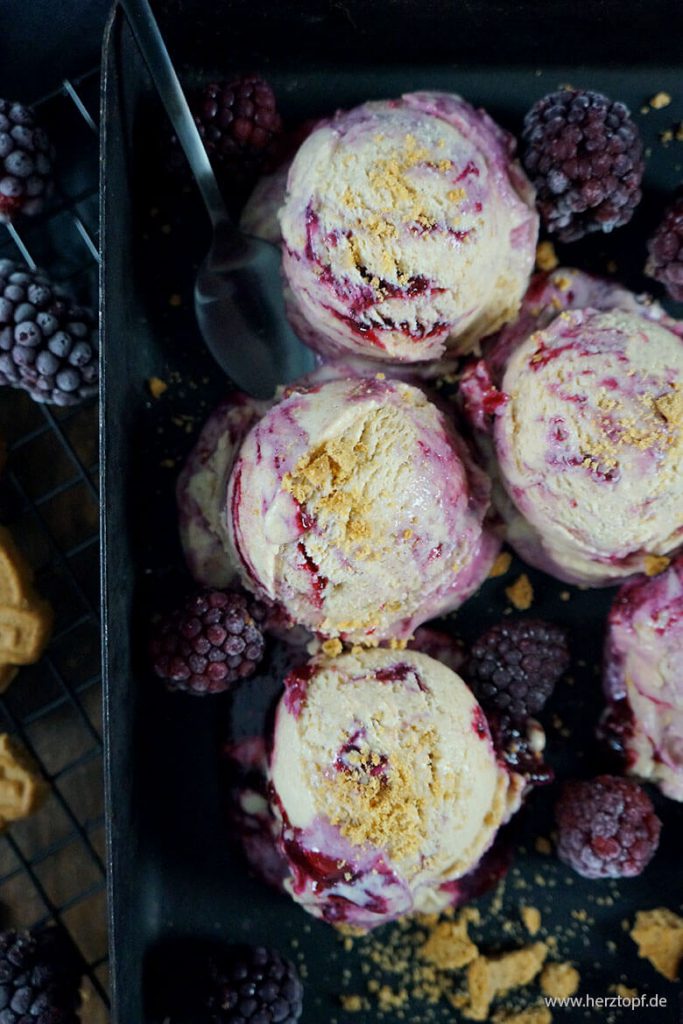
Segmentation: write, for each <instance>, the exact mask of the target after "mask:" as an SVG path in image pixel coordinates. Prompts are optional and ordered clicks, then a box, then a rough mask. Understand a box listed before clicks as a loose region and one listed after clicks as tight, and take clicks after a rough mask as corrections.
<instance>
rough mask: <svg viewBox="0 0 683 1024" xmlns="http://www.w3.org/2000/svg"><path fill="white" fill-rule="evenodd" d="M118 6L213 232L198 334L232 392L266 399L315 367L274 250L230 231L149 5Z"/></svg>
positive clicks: (198, 288)
mask: <svg viewBox="0 0 683 1024" xmlns="http://www.w3.org/2000/svg"><path fill="white" fill-rule="evenodd" d="M122 6H123V9H124V10H125V12H126V15H127V17H128V21H129V23H130V26H131V29H132V30H133V34H134V36H135V39H136V41H137V44H138V46H139V47H140V51H141V52H142V55H143V57H144V59H145V63H146V64H147V67H148V68H149V72H150V74H151V76H152V79H153V81H154V84H155V86H156V88H157V91H158V93H159V97H160V99H161V101H162V103H163V104H164V107H165V108H166V113H167V114H168V116H169V118H170V120H171V123H172V124H173V127H174V129H175V132H176V135H177V136H178V140H179V142H180V145H181V146H182V147H183V150H184V152H185V156H186V157H187V159H188V162H189V164H190V167H191V168H192V173H193V174H194V176H195V179H196V181H197V185H198V186H199V191H200V192H201V195H202V198H203V200H204V203H205V205H206V209H207V212H208V214H209V217H210V219H211V223H212V225H213V240H212V243H211V248H210V249H209V252H208V255H207V257H206V259H205V260H204V262H203V263H202V265H201V267H200V268H199V273H198V274H197V281H196V284H195V314H196V316H197V321H198V323H199V329H200V331H201V333H202V336H203V338H204V341H205V342H206V345H207V346H208V348H209V351H210V352H211V354H212V355H213V357H214V359H215V360H216V362H218V363H219V365H220V366H221V367H222V368H223V370H224V371H225V372H226V373H227V374H228V376H229V377H231V378H232V380H233V381H234V382H235V384H237V386H238V387H240V388H242V389H243V390H244V391H248V392H249V393H250V394H251V395H254V396H256V397H257V398H270V397H271V395H272V394H273V392H274V391H275V388H276V386H277V385H278V384H286V383H288V382H289V381H290V380H293V379H294V378H296V377H300V376H301V375H302V374H304V373H308V372H309V371H310V370H312V369H313V366H314V357H313V353H312V352H311V351H310V349H307V348H306V347H305V346H304V345H303V344H302V343H301V342H300V341H299V339H298V338H297V336H296V335H295V334H294V332H293V331H292V329H291V327H290V326H289V322H288V320H287V317H286V315H285V310H284V299H283V294H282V281H281V277H280V253H279V250H278V249H277V248H276V247H275V246H274V245H270V244H269V243H268V242H264V241H263V240H262V239H260V238H254V237H252V236H250V235H244V234H242V233H241V232H240V231H239V229H238V228H237V227H236V225H235V224H233V222H232V219H231V218H230V216H229V214H228V211H227V209H226V207H225V203H224V202H223V197H222V196H221V193H220V190H219V188H218V184H217V182H216V178H215V176H214V173H213V171H212V169H211V164H210V163H209V158H208V156H207V153H206V150H205V149H204V145H203V143H202V140H201V136H200V135H199V132H198V131H197V126H196V125H195V123H194V119H193V117H192V114H191V113H190V108H189V107H188V105H187V100H186V99H185V95H184V93H183V90H182V88H181V85H180V82H179V81H178V76H177V75H176V73H175V69H174V67H173V64H172V63H171V58H170V57H169V55H168V50H167V49H166V44H165V43H164V40H163V38H162V36H161V32H160V31H159V26H158V25H157V23H156V20H155V18H154V15H153V13H152V10H151V8H150V6H149V3H148V0H122Z"/></svg>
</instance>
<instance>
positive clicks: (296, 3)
mask: <svg viewBox="0 0 683 1024" xmlns="http://www.w3.org/2000/svg"><path fill="white" fill-rule="evenodd" d="M153 6H154V8H155V10H157V11H158V12H159V14H160V16H161V18H162V20H163V16H164V13H165V12H166V11H169V12H170V13H171V14H173V15H178V14H187V12H188V9H191V11H192V14H191V19H192V22H194V23H195V24H196V29H197V34H198V35H201V36H202V38H204V39H206V40H207V42H208V45H210V46H211V45H213V46H215V47H220V46H224V45H225V39H226V36H227V37H228V38H229V37H230V36H231V35H233V30H234V29H235V28H236V25H237V24H238V23H239V25H241V26H242V27H243V28H242V32H241V33H238V34H240V35H241V37H242V38H241V40H239V41H240V42H241V43H242V45H243V47H244V51H245V52H246V53H248V52H249V50H250V49H251V48H252V47H253V46H254V44H255V43H257V42H258V43H260V44H261V45H262V44H263V42H264V41H265V42H267V41H268V39H269V38H271V39H277V40H278V42H279V45H280V47H281V45H282V40H283V39H285V40H287V46H288V47H289V48H290V49H291V51H292V53H295V52H297V51H298V50H301V49H303V48H305V49H306V50H307V51H308V53H309V54H310V52H311V43H312V42H314V41H315V39H316V37H320V39H321V41H322V38H323V37H324V36H326V37H327V38H328V39H329V38H330V34H329V33H330V26H331V25H334V26H335V29H336V31H335V32H334V38H335V40H336V43H337V45H338V53H337V54H336V55H335V56H336V57H337V58H338V59H342V60H343V57H344V40H345V37H349V36H352V37H353V39H354V43H355V45H354V48H353V49H354V56H355V59H356V60H358V57H359V49H360V50H361V51H362V50H365V51H366V54H367V56H368V57H373V58H374V59H376V60H377V61H378V62H381V61H383V60H386V59H388V58H390V57H391V56H392V52H393V51H394V50H395V49H396V47H397V46H400V45H401V44H403V49H405V38H403V39H401V35H402V34H403V30H400V31H399V28H398V26H399V22H400V23H401V24H402V25H405V22H403V21H402V20H401V19H399V18H396V17H394V14H395V12H396V10H397V8H404V7H405V3H404V2H403V0H260V2H259V3H258V4H255V3H254V0H201V2H193V3H188V2H187V0H162V2H159V0H156V2H154V0H153ZM454 6H456V7H457V8H459V10H458V32H457V34H454V33H453V32H452V31H448V32H444V31H443V26H444V25H445V24H452V16H453V7H454ZM110 7H111V3H110V0H2V3H1V4H0V95H3V96H4V95H7V96H8V97H10V98H16V99H21V100H24V101H32V100H34V99H36V98H37V97H39V96H41V95H43V94H44V93H46V92H48V91H49V90H51V89H53V88H55V85H56V83H58V82H59V81H61V79H62V78H64V77H66V76H67V75H68V76H71V77H73V76H76V75H79V74H81V73H83V72H84V71H87V70H88V69H89V68H91V67H93V66H94V65H95V63H96V62H97V60H98V58H99V52H100V45H101V39H102V32H103V29H104V24H105V21H106V17H107V13H108V11H109V9H110ZM415 7H416V13H415V19H414V24H413V25H411V42H412V44H413V45H414V47H415V52H416V55H417V54H419V55H420V58H421V59H422V60H424V58H425V55H426V54H428V53H430V51H431V52H432V53H433V57H434V59H435V60H437V59H438V60H443V59H452V60H457V61H463V62H465V61H466V62H472V63H477V64H484V63H488V62H490V61H492V62H501V63H503V62H504V63H506V64H507V65H510V64H516V65H523V64H525V63H528V62H540V63H547V62H548V61H552V62H553V63H558V64H561V63H574V64H575V63H577V62H581V63H586V64H590V63H593V62H596V61H600V62H603V63H604V60H605V53H606V51H607V52H608V53H609V54H610V59H613V60H614V62H615V63H621V64H630V63H634V64H641V63H648V64H655V65H656V64H659V65H665V64H670V63H674V62H676V61H677V60H678V59H679V57H680V46H681V43H680V40H681V36H682V35H683V4H681V3H680V2H677V0H630V2H623V0H570V2H567V0H544V2H540V0H521V2H520V0H517V2H510V0H498V2H492V0H421V2H420V3H419V4H416V5H415ZM245 11H247V12H249V16H248V17H247V18H245V16H244V14H245ZM176 23H177V24H180V23H182V24H183V25H184V26H187V24H188V22H187V20H185V19H176ZM207 23H209V24H211V23H213V29H214V31H212V32H210V33H205V32H204V31H203V29H204V28H205V27H206V25H207ZM189 36H192V33H190V34H189ZM378 38H381V39H382V41H383V45H382V47H381V48H379V52H378V47H377V39H378ZM211 41H212V42H211ZM173 42H174V45H175V48H176V52H177V53H179V55H182V51H183V50H185V49H186V48H187V47H190V48H191V47H192V44H193V39H192V38H188V33H187V32H186V30H185V31H184V32H183V37H180V38H178V39H177V40H173ZM359 42H360V46H359V45H358V44H359ZM250 44H251V45H250ZM212 56H213V55H212V54H210V53H207V56H206V60H207V63H211V59H212ZM195 59H196V54H195Z"/></svg>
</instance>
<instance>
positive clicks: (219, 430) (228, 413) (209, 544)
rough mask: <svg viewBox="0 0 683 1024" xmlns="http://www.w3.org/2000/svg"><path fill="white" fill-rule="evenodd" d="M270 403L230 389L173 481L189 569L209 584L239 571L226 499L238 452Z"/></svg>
mask: <svg viewBox="0 0 683 1024" xmlns="http://www.w3.org/2000/svg"><path fill="white" fill-rule="evenodd" d="M267 408H268V403H267V402H259V401H257V400H256V399H253V398H250V397H249V396H248V395H245V394H243V393H242V392H241V391H234V392H232V394H230V395H229V396H228V398H226V400H225V401H224V402H221V404H220V405H219V406H218V408H217V409H216V410H215V411H214V412H213V413H212V414H211V416H209V418H208V420H207V421H206V423H205V424H204V426H203V427H202V431H201V433H200V435H199V438H198V439H197V442H196V444H195V446H194V448H193V449H192V451H191V452H190V454H189V456H188V458H187V459H186V461H185V464H184V466H183V468H182V471H181V473H180V476H179V477H178V483H177V487H176V500H177V503H178V517H179V518H178V521H179V529H180V540H181V543H182V546H183V553H184V555H185V561H186V562H187V566H188V569H189V570H190V573H191V574H192V576H193V577H194V579H195V580H197V582H198V583H202V584H203V585H204V586H207V587H226V586H228V584H230V583H231V582H232V581H233V580H234V578H235V577H236V576H237V566H236V564H235V561H234V558H233V556H232V552H231V550H230V545H229V541H228V537H227V530H226V525H225V515H224V502H225V489H226V486H227V481H228V476H229V473H230V470H231V468H232V464H233V462H234V459H235V455H236V452H237V450H238V448H239V445H240V444H241V442H242V440H243V438H244V437H245V435H246V434H247V432H248V430H249V428H250V427H251V426H252V424H253V423H255V422H256V421H257V420H258V419H259V418H260V417H261V416H262V415H263V413H264V412H265V410H266V409H267Z"/></svg>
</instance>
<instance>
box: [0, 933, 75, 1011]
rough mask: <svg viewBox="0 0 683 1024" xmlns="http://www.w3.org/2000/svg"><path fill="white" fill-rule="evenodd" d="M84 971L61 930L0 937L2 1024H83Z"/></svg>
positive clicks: (1, 935)
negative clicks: (79, 1010) (82, 983)
mask: <svg viewBox="0 0 683 1024" xmlns="http://www.w3.org/2000/svg"><path fill="white" fill-rule="evenodd" d="M79 984H80V970H79V968H78V965H77V961H76V957H75V954H74V952H73V950H72V949H71V948H70V946H69V945H68V943H67V940H66V939H65V938H64V936H63V935H61V934H60V933H59V932H58V931H57V929H56V928H46V929H45V930H44V931H42V932H38V933H36V934H31V933H30V932H16V931H6V932H0V1022H2V1024H78V1021H79V1019H80V1018H79V1016H78V1008H79V1005H80V994H79Z"/></svg>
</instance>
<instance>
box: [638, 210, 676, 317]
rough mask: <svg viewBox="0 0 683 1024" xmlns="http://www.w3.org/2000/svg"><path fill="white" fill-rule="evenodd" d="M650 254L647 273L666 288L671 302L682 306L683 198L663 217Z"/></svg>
mask: <svg viewBox="0 0 683 1024" xmlns="http://www.w3.org/2000/svg"><path fill="white" fill-rule="evenodd" d="M647 251H648V254H649V255H648V260H647V263H646V265H645V273H646V274H647V275H648V276H649V277H653V278H654V279H655V281H659V283H660V284H663V285H664V287H665V288H666V290H667V292H668V293H669V295H670V296H671V298H672V299H675V300H676V302H683V195H682V196H679V198H678V199H676V201H675V202H674V203H673V204H672V205H671V206H670V207H669V209H668V210H667V211H666V213H665V214H664V218H663V220H662V222H661V224H660V225H659V227H658V228H657V230H656V231H655V233H654V235H653V236H652V238H651V239H650V241H649V242H648V243H647Z"/></svg>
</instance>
